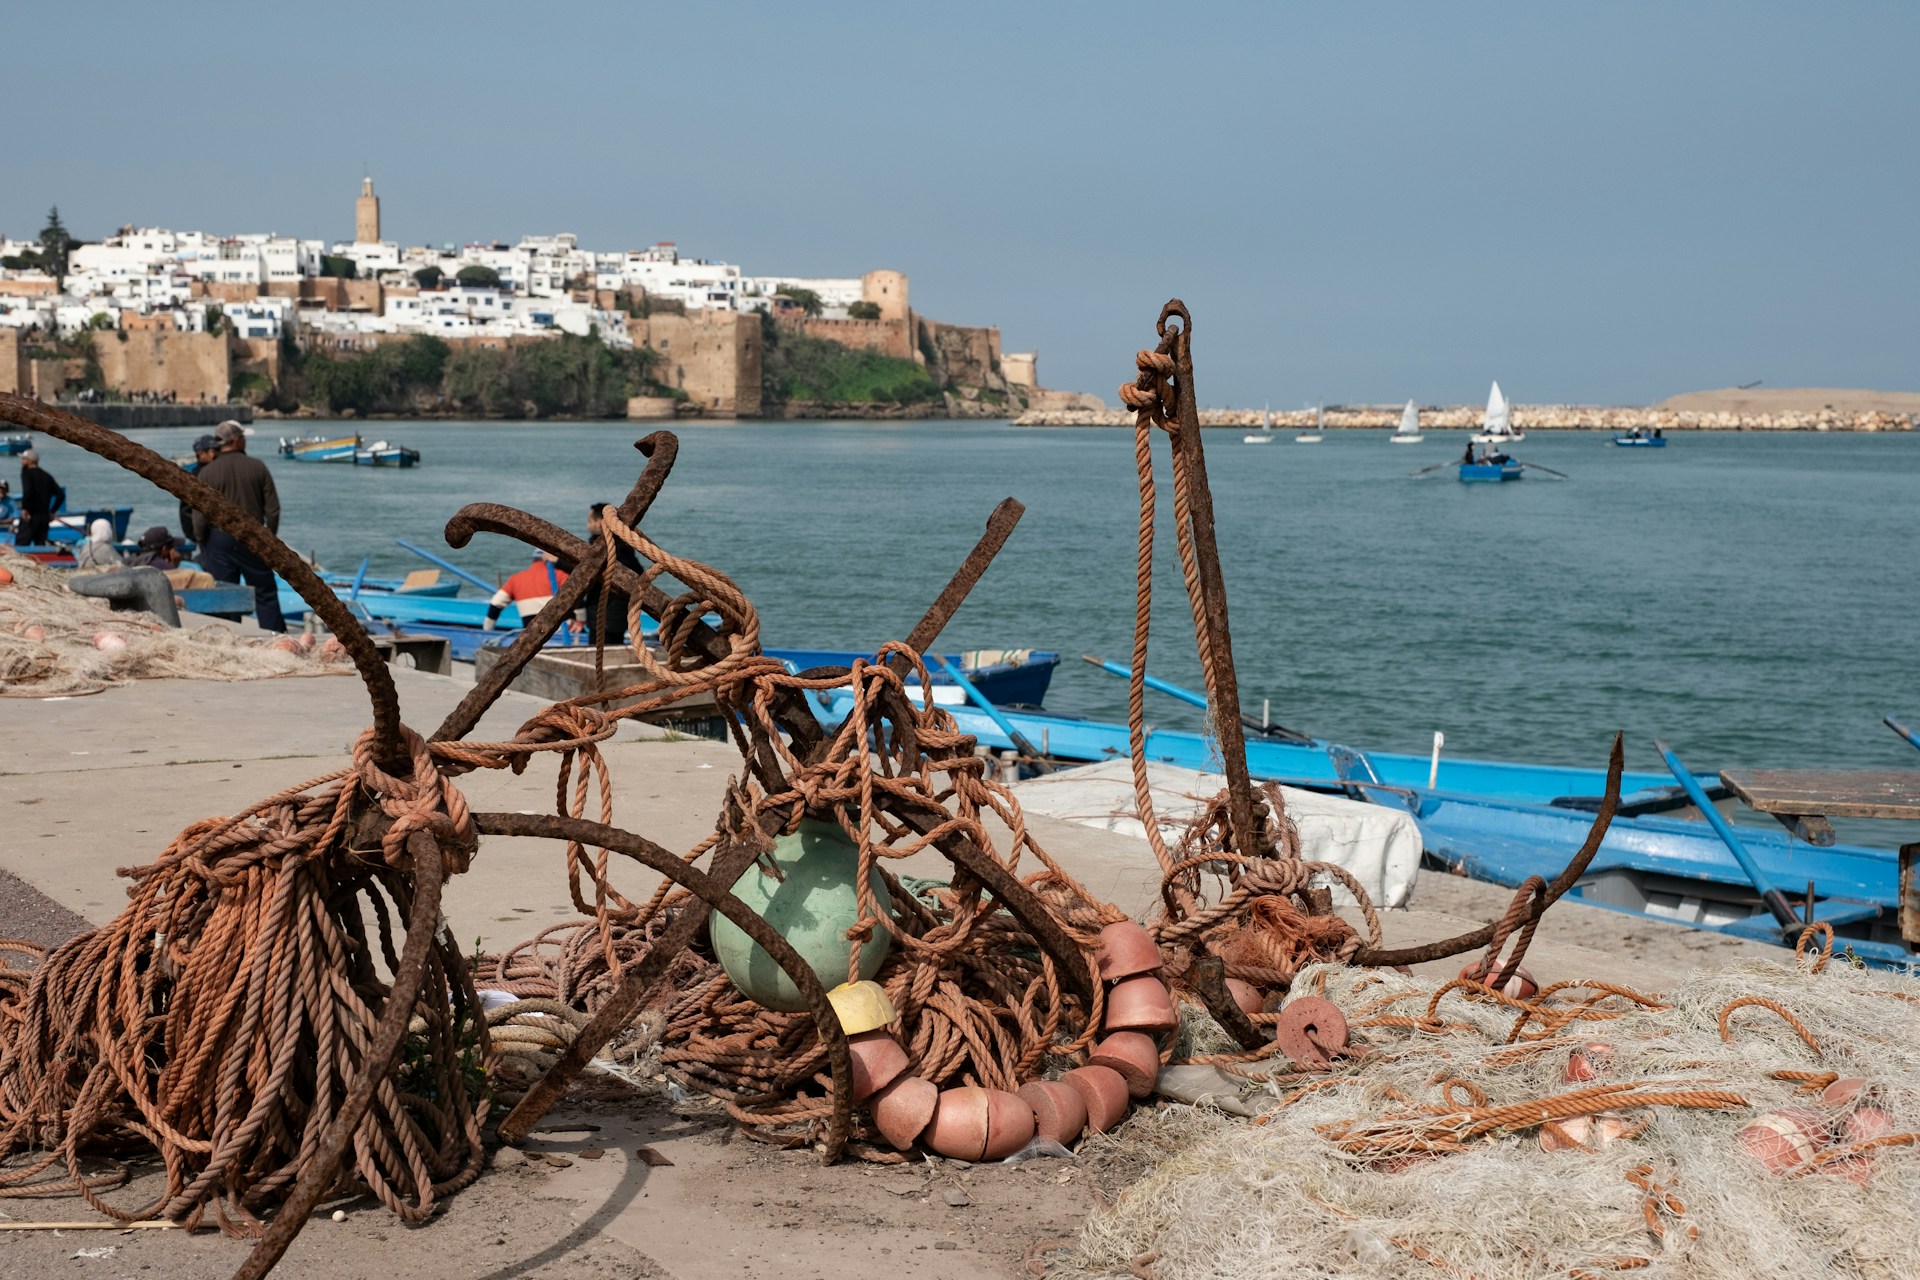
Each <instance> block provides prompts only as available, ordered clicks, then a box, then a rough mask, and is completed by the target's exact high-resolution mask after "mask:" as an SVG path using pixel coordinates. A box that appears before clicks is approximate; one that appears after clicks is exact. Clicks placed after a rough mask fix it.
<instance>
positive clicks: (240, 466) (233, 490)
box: [189, 421, 287, 631]
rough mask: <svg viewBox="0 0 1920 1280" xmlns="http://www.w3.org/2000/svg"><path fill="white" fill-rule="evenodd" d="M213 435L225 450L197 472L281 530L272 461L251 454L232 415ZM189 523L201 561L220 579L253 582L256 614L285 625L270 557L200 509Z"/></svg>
mask: <svg viewBox="0 0 1920 1280" xmlns="http://www.w3.org/2000/svg"><path fill="white" fill-rule="evenodd" d="M213 436H214V439H215V440H216V441H218V442H219V445H220V451H219V452H218V453H216V454H214V456H213V459H212V460H211V461H210V462H208V463H207V464H206V465H205V466H202V467H201V468H200V469H199V470H198V471H197V472H196V473H195V474H196V475H198V477H199V479H200V481H201V483H203V484H205V485H206V486H207V487H208V488H210V489H212V490H213V491H214V492H215V493H217V494H219V495H220V496H221V497H223V498H225V499H226V500H227V501H228V502H231V503H232V504H233V505H234V506H236V507H239V508H240V509H241V510H242V511H244V512H246V513H247V514H248V515H250V516H252V517H253V518H254V519H255V520H258V521H259V522H260V523H261V524H263V525H265V526H267V528H268V529H269V530H270V531H272V532H274V533H278V532H279V531H280V494H279V492H278V491H277V490H275V489H274V487H273V473H272V472H271V471H268V470H267V464H266V463H264V462H262V461H260V460H259V459H258V458H249V457H248V456H247V433H246V431H245V430H244V429H243V428H242V427H241V426H240V424H239V423H237V422H233V421H227V422H223V423H221V424H220V425H219V426H217V427H215V428H214V429H213ZM189 528H190V529H191V530H192V532H193V540H194V541H195V542H198V543H199V544H200V567H201V568H203V569H205V570H206V571H207V572H208V573H210V574H212V575H213V576H214V579H215V581H218V582H240V581H241V580H243V579H244V580H245V581H246V584H247V585H248V586H250V587H252V588H253V611H254V613H253V616H254V619H255V620H256V621H257V622H259V624H260V626H261V628H262V629H263V630H267V631H285V630H286V629H287V622H286V619H285V618H284V617H282V616H281V614H280V592H279V589H278V587H276V586H275V584H274V581H273V570H271V569H269V568H268V567H267V566H266V562H265V561H263V560H261V559H260V557H259V556H257V555H255V554H254V553H253V552H252V551H251V550H250V549H249V548H248V547H247V546H246V544H245V543H243V542H241V541H240V540H239V539H238V538H236V537H234V536H233V535H232V534H231V533H228V532H227V531H226V530H225V529H222V528H220V527H219V526H218V525H216V524H214V523H213V521H211V520H209V519H207V517H206V516H205V515H203V514H201V513H200V512H198V511H195V512H193V513H192V522H191V524H190V525H189ZM214 616H215V617H222V616H227V617H230V618H231V617H232V615H221V614H215V615H214ZM234 620H237V619H234Z"/></svg>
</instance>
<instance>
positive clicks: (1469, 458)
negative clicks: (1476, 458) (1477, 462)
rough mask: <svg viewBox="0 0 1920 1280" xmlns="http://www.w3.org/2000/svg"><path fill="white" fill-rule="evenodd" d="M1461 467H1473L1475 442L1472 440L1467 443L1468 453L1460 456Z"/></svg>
mask: <svg viewBox="0 0 1920 1280" xmlns="http://www.w3.org/2000/svg"><path fill="white" fill-rule="evenodd" d="M1460 465H1461V466H1463V467H1470V466H1472V465H1473V441H1471V440H1469V441H1467V451H1466V452H1465V453H1463V454H1461V455H1460Z"/></svg>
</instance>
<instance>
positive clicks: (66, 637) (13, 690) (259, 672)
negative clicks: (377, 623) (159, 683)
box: [0, 549, 351, 698]
mask: <svg viewBox="0 0 1920 1280" xmlns="http://www.w3.org/2000/svg"><path fill="white" fill-rule="evenodd" d="M0 568H4V569H6V570H7V572H8V573H10V574H11V575H12V576H13V581H12V582H11V583H8V584H5V585H0V697H11V698H50V697H61V696H66V697H72V696H76V695H79V694H86V693H97V692H99V691H100V690H102V689H104V688H107V687H108V686H110V685H115V684H123V683H125V682H126V681H129V680H152V679H160V678H163V677H176V678H181V679H190V680H262V679H267V678H270V677H273V676H297V675H331V674H339V673H342V672H346V671H349V670H351V667H350V666H349V665H347V658H346V653H345V651H344V650H342V649H341V648H340V647H339V645H338V643H337V642H335V641H333V640H332V639H331V637H320V638H317V639H316V638H315V637H312V636H304V635H299V636H247V635H243V634H242V633H241V632H240V631H239V630H238V629H236V628H234V627H232V626H228V625H227V624H225V623H213V624H207V625H202V626H199V627H192V628H178V627H169V626H167V625H166V624H165V623H163V622H161V621H160V620H159V619H158V618H155V617H154V616H153V615H152V614H150V613H141V612H129V613H115V612H113V611H112V610H111V609H110V608H109V607H108V604H107V602H106V601H105V600H100V599H95V598H92V597H89V596H81V595H75V594H74V593H73V592H71V591H69V590H67V585H66V584H67V581H68V579H69V577H70V576H71V575H70V574H69V573H66V572H63V571H61V570H57V569H49V568H47V567H46V566H44V565H42V564H39V563H38V562H36V561H34V560H31V559H29V558H28V557H26V556H23V555H20V554H18V553H17V552H14V551H12V550H7V549H0Z"/></svg>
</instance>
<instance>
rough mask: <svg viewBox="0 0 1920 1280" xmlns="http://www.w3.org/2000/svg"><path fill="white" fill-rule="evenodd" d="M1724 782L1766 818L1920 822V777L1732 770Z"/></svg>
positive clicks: (1910, 773) (1907, 772)
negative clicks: (1864, 819)
mask: <svg viewBox="0 0 1920 1280" xmlns="http://www.w3.org/2000/svg"><path fill="white" fill-rule="evenodd" d="M1720 780H1721V781H1722V782H1724V783H1726V784H1727V789H1728V790H1729V791H1731V792H1733V794H1734V795H1736V796H1738V797H1739V798H1740V800H1741V801H1742V802H1744V803H1745V804H1747V805H1748V806H1750V807H1752V808H1754V809H1757V810H1759V811H1760V812H1761V813H1776V814H1792V815H1817V816H1820V817H1826V818H1895V819H1899V818H1907V819H1920V771H1915V770H1911V769H1728V770H1726V771H1725V772H1723V773H1721V775H1720Z"/></svg>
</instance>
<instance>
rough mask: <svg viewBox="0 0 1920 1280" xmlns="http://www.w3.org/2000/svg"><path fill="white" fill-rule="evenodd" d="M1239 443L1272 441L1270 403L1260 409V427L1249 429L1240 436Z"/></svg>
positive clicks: (1271, 410)
mask: <svg viewBox="0 0 1920 1280" xmlns="http://www.w3.org/2000/svg"><path fill="white" fill-rule="evenodd" d="M1240 443H1241V444H1272V443H1273V406H1272V405H1268V406H1267V407H1266V408H1264V409H1262V410H1261V411H1260V429H1259V430H1258V431H1249V432H1247V434H1246V435H1244V436H1241V437H1240Z"/></svg>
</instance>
